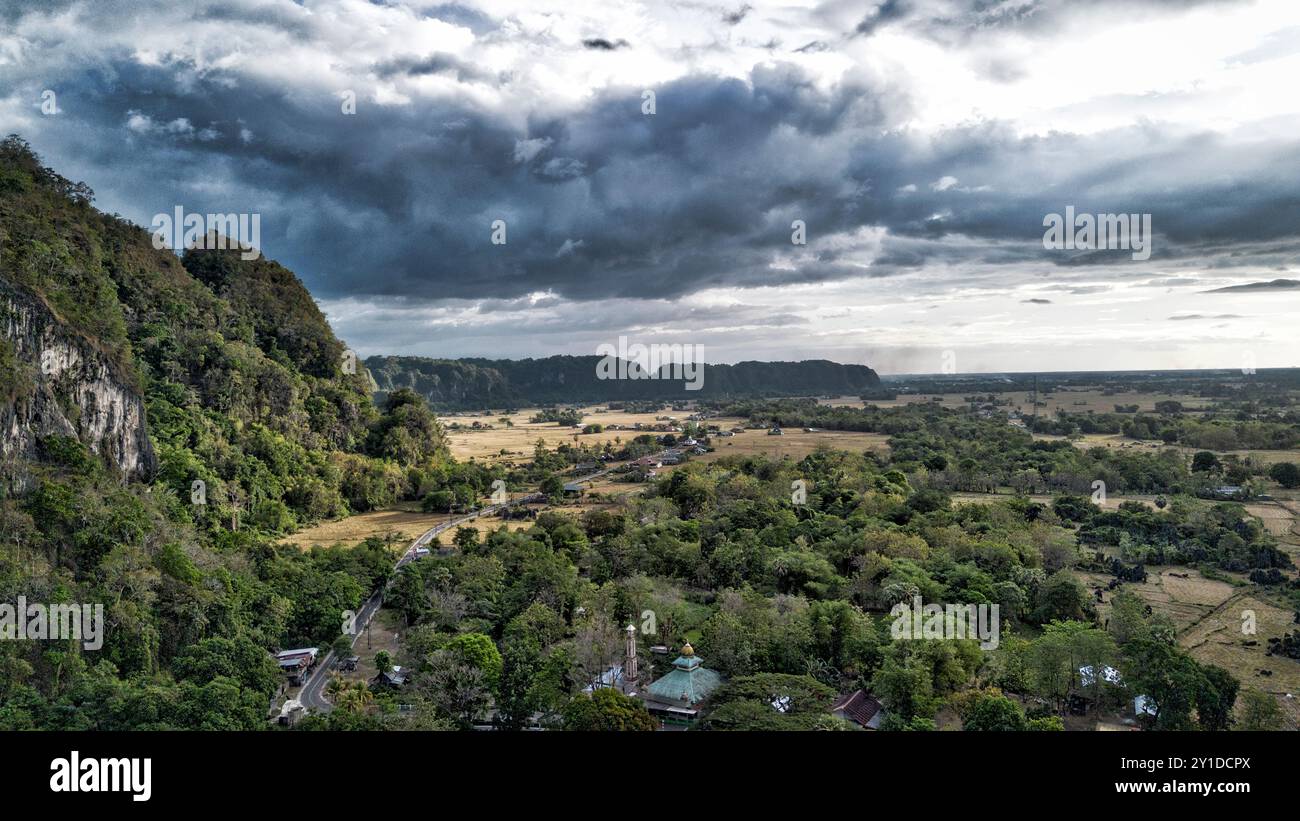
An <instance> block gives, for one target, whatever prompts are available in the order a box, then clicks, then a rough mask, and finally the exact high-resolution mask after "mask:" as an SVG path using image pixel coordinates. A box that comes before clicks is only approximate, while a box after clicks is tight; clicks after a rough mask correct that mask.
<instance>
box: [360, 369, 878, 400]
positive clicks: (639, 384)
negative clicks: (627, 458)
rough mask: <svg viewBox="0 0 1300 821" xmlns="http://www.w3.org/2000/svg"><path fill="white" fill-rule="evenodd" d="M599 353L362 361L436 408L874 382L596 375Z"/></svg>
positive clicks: (766, 373) (849, 391)
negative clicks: (694, 383)
mask: <svg viewBox="0 0 1300 821" xmlns="http://www.w3.org/2000/svg"><path fill="white" fill-rule="evenodd" d="M602 358H603V357H600V356H549V357H545V358H542V359H481V358H471V359H431V358H428V357H420V356H372V357H370V358H369V359H367V360H366V361H365V365H366V368H367V369H368V370H369V371H370V374H371V376H373V377H374V380H375V384H376V385H377V386H378V390H379V392H380V393H381V394H383V393H387V392H389V391H394V390H397V389H399V388H410V389H411V390H414V391H415V392H416V393H418V394H420V395H421V396H423V397H424V398H425V399H426V400H428V402H429V404H430V405H431V406H432V407H435V408H438V409H442V410H472V409H480V408H501V407H523V406H525V405H538V404H555V403H565V402H600V401H620V400H675V399H705V398H709V399H713V398H718V397H724V396H725V397H757V396H810V395H821V394H836V395H856V394H858V393H860V392H861V391H863V390H866V389H869V388H874V387H876V386H878V385H879V384H880V377H879V376H878V375H877V374H876V372H875V371H873V370H872V369H871V368H869V367H867V366H865V365H845V364H841V363H839V362H831V361H828V360H825V359H810V360H804V361H802V362H738V363H736V364H735V365H707V364H706V365H704V366H703V369H704V371H703V384H702V386H701V387H700V389H699V390H688V389H687V388H686V382H685V381H684V380H682V379H680V378H678V379H675V380H674V379H669V378H667V377H668V376H669V375H670V374H668V373H667V372H666V367H665V368H664V369H661V371H660V375H661V377H662V378H659V379H649V378H642V379H600V378H598V376H597V365H598V363H600V361H601V359H602Z"/></svg>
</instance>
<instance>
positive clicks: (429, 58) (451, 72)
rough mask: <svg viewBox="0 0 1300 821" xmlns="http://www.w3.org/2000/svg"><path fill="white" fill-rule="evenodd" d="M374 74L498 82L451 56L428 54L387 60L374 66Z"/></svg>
mask: <svg viewBox="0 0 1300 821" xmlns="http://www.w3.org/2000/svg"><path fill="white" fill-rule="evenodd" d="M375 73H376V74H377V75H378V76H380V77H392V76H393V75H395V74H407V75H410V76H412V77H420V76H425V75H429V74H445V75H448V76H451V77H455V78H456V79H457V80H461V81H463V82H470V81H477V82H492V83H495V82H498V80H499V78H498V77H496V76H495V75H493V74H492V72H490V71H483V70H482V69H479V68H478V67H476V66H474V65H471V64H469V63H466V62H465V61H464V60H461V59H459V58H457V57H455V56H453V55H451V54H429V55H425V56H421V57H402V58H398V59H395V60H388V61H385V62H382V63H378V64H376V65H375Z"/></svg>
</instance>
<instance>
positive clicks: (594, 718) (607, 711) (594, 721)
mask: <svg viewBox="0 0 1300 821" xmlns="http://www.w3.org/2000/svg"><path fill="white" fill-rule="evenodd" d="M658 727H659V723H658V722H657V721H655V720H654V718H653V717H652V716H651V715H650V713H649V712H648V711H647V710H646V708H645V704H643V703H642V702H641V701H640V699H635V698H632V697H631V696H625V695H623V694H622V693H620V692H619V691H617V690H615V689H613V688H612V687H600V688H597V689H596V691H595V692H593V693H591V694H590V695H588V694H585V693H583V694H579V695H577V696H574V698H573V700H571V701H570V702H569V706H568V707H566V708H565V710H564V729H566V730H587V731H602V732H609V731H616V732H625V731H636V730H656V729H658Z"/></svg>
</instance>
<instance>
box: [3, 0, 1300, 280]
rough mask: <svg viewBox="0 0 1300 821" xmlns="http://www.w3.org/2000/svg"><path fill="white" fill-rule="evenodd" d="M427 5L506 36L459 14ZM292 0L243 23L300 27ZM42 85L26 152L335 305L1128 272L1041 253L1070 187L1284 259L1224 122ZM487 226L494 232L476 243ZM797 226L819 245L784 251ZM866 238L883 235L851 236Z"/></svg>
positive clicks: (862, 84) (744, 102)
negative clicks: (52, 108) (178, 222)
mask: <svg viewBox="0 0 1300 821" xmlns="http://www.w3.org/2000/svg"><path fill="white" fill-rule="evenodd" d="M1117 2H1118V0H1112V3H1117ZM978 5H979V4H973V5H972V6H971V9H972V11H971V13H975V12H974V9H975V8H976V7H977V6H978ZM1025 5H1026V7H1032V8H1033V9H1035V10H1037V11H1044V10H1051V9H1056V8H1057V4H1052V3H1028V4H1025ZM1139 5H1142V4H1139ZM1145 5H1151V3H1150V2H1148V3H1146V4H1145ZM241 8H242V7H241ZM1000 8H1006V6H1005V5H1003V6H1000ZM912 9H915V10H914V11H909V10H912ZM1037 11H1036V12H1035V13H1037ZM96 13H102V14H106V15H107V14H110V13H111V9H110V10H102V11H97V12H96ZM212 13H214V14H221V13H224V14H227V15H229V16H230V17H232V18H236V17H240V18H241V19H245V20H247V19H248V15H250V14H253V12H247V11H243V10H235V11H226V12H212ZM428 13H429V14H430V15H433V16H437V17H439V18H440V19H444V20H448V21H454V20H468V22H470V23H472V24H473V25H476V26H479V27H492V26H494V24H493V23H492V21H491V20H490V19H488V18H486V17H483V16H482V15H478V16H475V14H477V13H475V14H470V13H469V12H468V11H466V10H464V9H461V8H460V7H457V6H451V5H448V6H439V7H437V8H435V9H433V10H432V11H430V12H428ZM923 13H924V4H922V3H920V2H919V1H918V2H915V3H909V4H906V6H904V4H898V3H880V4H877V5H876V6H875V8H874V10H873V11H872V12H871V14H870V15H868V17H869V18H871V19H876V20H877V21H878V22H877V23H876V24H875V25H883V24H885V23H886V22H887V21H888V20H904V19H911V18H906V17H904V15H906V14H914V15H923ZM1026 13H1027V12H1026ZM298 14H299V12H297V11H295V10H294V9H293V8H281V9H277V10H276V11H275V12H274V13H262V14H259V15H258V16H257V19H256V20H253V21H251V22H249V24H250V25H257V26H261V27H268V28H274V29H277V30H283V31H287V32H294V31H299V30H301V27H302V26H304V25H306V23H305V22H303V20H304V19H305V18H300V17H299V16H298ZM467 15H468V17H467ZM872 15H874V17H872ZM470 18H472V19H470ZM105 19H107V18H105ZM863 22H864V23H865V22H866V20H865V19H864V20H863ZM603 42H605V43H610V44H611V45H617V44H616V43H611V41H607V40H605V41H603ZM620 42H621V41H620ZM811 45H813V44H812V43H810V44H809V46H811ZM596 48H597V50H604V47H603V46H596ZM808 48H809V47H808V46H805V49H808ZM369 74H370V75H371V76H374V77H380V78H385V79H387V78H392V79H396V80H401V79H403V78H417V79H420V78H429V77H437V78H438V79H440V80H441V79H443V78H446V79H450V80H452V81H455V82H459V83H463V84H469V85H472V84H476V83H488V84H489V85H491V86H492V87H493V88H494V89H498V90H502V91H503V92H506V93H508V92H509V91H510V83H511V80H510V78H509V77H508V76H503V77H497V76H495V75H492V74H490V73H488V72H486V71H483V70H481V69H477V68H476V67H474V66H473V65H471V64H469V63H467V62H465V61H464V60H461V59H459V58H456V57H454V56H451V55H448V54H445V53H443V52H441V51H435V52H433V53H428V54H418V55H417V54H412V55H408V56H399V57H390V58H387V59H386V60H383V61H379V62H376V63H373V64H371V65H370V66H369ZM56 81H57V82H56ZM47 83H55V84H57V86H58V88H59V91H60V100H61V105H62V106H64V107H65V108H66V109H67V110H68V114H67V119H66V121H64V122H63V123H58V124H56V125H51V126H49V127H47V128H45V129H44V130H43V131H42V132H41V133H40V134H39V135H36V136H35V137H34V139H33V142H34V144H35V146H36V148H37V149H38V150H39V151H41V152H43V153H44V154H45V155H46V156H47V159H48V160H49V161H50V162H52V163H53V164H55V165H56V167H59V168H60V170H65V171H66V170H69V169H75V170H76V171H78V172H81V173H80V176H82V177H84V178H85V179H86V181H87V182H88V183H90V184H91V185H92V186H93V187H95V188H97V189H98V190H99V192H100V195H101V196H100V203H101V204H102V205H105V206H107V207H109V208H110V209H112V210H120V211H122V212H123V213H124V214H126V215H127V216H128V217H131V218H133V219H135V220H136V221H138V222H141V223H142V224H147V223H148V221H149V219H150V218H151V216H152V215H153V214H155V213H160V212H170V211H171V209H172V208H173V207H174V206H175V205H177V204H181V205H184V207H185V208H187V209H188V210H193V211H200V210H201V211H209V212H216V211H220V212H223V213H225V212H231V211H236V212H245V211H246V212H259V213H261V214H262V232H263V235H262V240H263V248H264V250H265V253H266V254H267V255H268V256H271V257H272V258H277V259H279V260H281V261H282V262H284V263H285V264H286V265H288V266H289V267H291V268H293V269H295V270H296V271H298V272H299V273H300V274H301V275H302V276H303V277H304V279H306V280H307V282H308V284H309V285H310V286H311V288H312V290H313V293H315V294H316V295H317V296H319V297H321V298H327V299H329V298H340V297H344V296H349V295H369V296H376V297H404V298H407V299H411V300H416V301H420V300H438V299H445V298H462V299H481V298H494V299H505V300H508V299H512V298H516V297H521V296H523V295H527V294H531V293H536V292H542V291H548V290H549V291H553V292H555V293H556V294H559V295H561V296H563V297H568V298H572V299H582V300H587V299H599V298H614V297H641V298H645V297H655V298H674V297H680V296H683V295H688V294H691V293H693V292H696V291H699V290H701V289H704V288H708V287H715V286H716V287H727V286H765V285H777V284H783V283H816V282H830V281H835V280H843V279H849V278H862V277H877V278H879V277H889V276H895V275H899V274H904V273H910V272H915V271H918V270H921V269H923V268H925V266H927V265H930V264H936V265H938V266H941V267H944V268H953V269H956V268H958V267H959V266H970V265H986V266H999V265H1007V264H1027V265H1034V266H1037V268H1039V269H1040V270H1042V271H1043V272H1044V273H1045V275H1046V274H1051V273H1052V272H1054V271H1055V272H1064V271H1077V270H1080V269H1086V268H1096V267H1103V266H1119V265H1123V264H1124V263H1125V261H1126V260H1127V259H1128V252H1105V253H1088V252H1066V251H1047V250H1044V248H1043V246H1042V235H1043V231H1044V228H1043V225H1042V221H1043V218H1044V216H1045V215H1046V214H1050V213H1061V212H1063V211H1064V209H1065V208H1066V206H1068V205H1073V206H1074V207H1075V208H1076V210H1077V211H1078V212H1080V213H1119V212H1123V213H1151V214H1152V215H1153V226H1154V230H1155V233H1156V237H1155V242H1154V253H1153V255H1152V259H1153V260H1156V261H1169V262H1174V261H1180V262H1184V263H1186V264H1188V265H1191V266H1193V267H1200V268H1214V267H1223V268H1232V267H1239V266H1243V265H1249V266H1259V267H1262V268H1263V267H1275V266H1277V265H1280V264H1285V263H1287V262H1290V261H1293V260H1294V258H1295V254H1296V252H1297V250H1298V247H1297V246H1298V243H1297V230H1298V229H1297V219H1296V214H1297V213H1300V196H1298V195H1297V193H1296V192H1297V191H1300V148H1298V144H1297V142H1296V141H1295V140H1293V139H1292V140H1280V139H1273V140H1271V141H1270V140H1267V139H1261V140H1259V141H1258V142H1257V143H1255V144H1253V145H1252V147H1251V151H1250V152H1249V156H1243V154H1242V152H1240V151H1238V150H1236V146H1234V145H1233V144H1231V143H1228V142H1224V141H1223V138H1220V137H1217V136H1214V135H1211V134H1196V133H1192V134H1187V133H1184V132H1179V133H1173V132H1166V131H1164V130H1162V129H1161V128H1160V127H1159V126H1157V125H1152V124H1146V123H1144V124H1142V125H1140V126H1136V127H1133V128H1129V129H1120V130H1112V131H1108V132H1103V133H1099V134H1096V135H1091V136H1077V135H1071V134H1062V133H1052V134H1049V135H1047V136H1041V137H1024V136H1020V135H1018V134H1017V133H1015V132H1013V131H1012V130H1011V129H1010V128H1009V127H1007V126H1002V125H999V124H997V123H981V124H975V125H968V126H962V127H958V128H952V129H948V130H946V131H941V132H937V133H935V134H933V135H927V136H917V135H915V134H913V133H910V132H909V131H906V130H900V129H897V128H895V127H893V126H894V124H895V123H897V122H898V121H899V120H900V119H906V115H907V113H908V110H907V106H908V100H907V99H906V96H905V95H903V94H901V93H900V92H898V91H897V90H896V89H892V88H889V89H885V88H877V87H875V86H873V85H871V84H870V83H869V82H868V81H864V80H842V81H841V82H839V83H838V84H836V85H831V86H826V85H824V84H822V85H819V84H817V83H815V82H814V81H813V78H811V77H810V76H808V75H807V74H805V73H804V71H803V70H802V69H800V68H798V67H795V66H793V65H788V64H779V63H778V64H767V65H760V66H757V67H755V68H753V69H752V70H751V71H750V72H749V74H748V76H747V77H746V78H745V79H743V80H741V79H734V78H726V77H717V76H705V75H688V76H686V77H684V78H682V79H680V80H677V81H675V82H672V83H668V84H665V85H661V86H657V87H655V88H654V89H653V90H654V91H655V93H656V101H657V105H656V113H655V114H653V115H645V114H642V111H641V105H642V89H641V88H606V89H603V90H601V91H598V92H596V93H594V94H592V95H590V96H589V97H588V98H586V99H585V101H584V102H583V103H581V104H580V105H579V107H577V108H568V109H561V108H560V107H559V106H555V107H552V106H548V105H545V104H538V105H536V106H535V107H534V108H533V109H531V113H529V114H528V115H527V116H526V117H522V118H521V117H519V116H517V115H516V114H515V112H513V111H510V110H497V109H494V108H492V107H491V106H488V105H484V104H481V103H479V102H475V101H473V98H472V97H466V98H456V97H453V96H451V95H446V96H443V97H439V98H431V97H423V96H418V95H417V96H412V97H411V99H410V100H409V101H403V102H400V103H395V102H386V103H384V104H381V103H379V102H377V101H376V100H374V99H373V97H372V96H371V95H368V94H367V93H366V92H365V91H364V88H362V87H361V86H358V89H357V90H358V101H357V113H356V114H355V115H352V116H347V115H344V114H343V113H342V112H341V110H340V99H339V96H338V92H337V90H334V89H329V88H321V87H318V86H312V85H310V84H304V85H303V86H302V87H296V86H291V85H286V84H283V83H277V82H271V81H268V80H261V79H257V78H255V77H253V76H250V75H248V74H236V73H234V72H233V71H232V70H230V69H226V68H221V67H213V66H207V67H203V68H199V67H196V66H194V65H192V64H191V63H189V62H185V61H174V62H165V61H164V62H160V63H158V64H152V65H145V64H141V63H140V62H139V61H137V60H134V59H132V57H131V55H129V54H125V53H121V54H114V55H108V56H107V57H105V58H104V59H101V60H98V61H97V62H96V63H95V64H94V66H93V70H92V69H89V68H88V69H86V70H77V71H72V72H69V73H67V74H65V75H63V76H59V77H55V78H49V77H47V76H34V77H31V78H28V79H27V81H26V82H25V84H24V85H22V87H21V90H20V93H21V94H23V95H25V96H27V97H30V98H31V99H37V98H38V97H39V92H40V89H41V88H43V87H46V84H47ZM181 123H183V124H185V125H183V126H182V125H178V124H181ZM494 220H503V221H504V222H505V224H506V230H507V242H506V244H505V245H493V244H492V243H491V235H492V228H491V226H492V223H493V221H494ZM794 220H802V221H803V222H804V223H805V225H806V227H807V233H808V240H809V243H808V245H806V246H795V245H792V244H791V242H790V237H791V223H792V222H793V221H794ZM867 229H875V230H877V231H878V235H877V236H875V237H874V238H871V237H867V238H863V237H860V236H858V233H859V232H861V231H863V230H867ZM1147 276H1149V271H1148V273H1147ZM1062 287H1063V288H1064V287H1069V288H1071V289H1072V290H1070V292H1071V293H1075V294H1081V293H1095V292H1100V291H1104V290H1106V289H1107V288H1109V286H1106V285H1097V284H1087V283H1084V284H1071V285H1069V286H1062Z"/></svg>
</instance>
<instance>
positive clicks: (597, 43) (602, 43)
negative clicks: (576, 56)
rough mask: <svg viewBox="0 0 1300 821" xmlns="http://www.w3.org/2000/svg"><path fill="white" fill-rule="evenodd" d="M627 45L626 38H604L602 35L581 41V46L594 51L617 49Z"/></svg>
mask: <svg viewBox="0 0 1300 821" xmlns="http://www.w3.org/2000/svg"><path fill="white" fill-rule="evenodd" d="M628 45H629V43H628V41H626V40H606V39H605V38H604V37H592V38H590V39H588V40H583V41H582V47H583V48H588V49H593V50H595V51H617V50H618V49H620V48H627V47H628Z"/></svg>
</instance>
